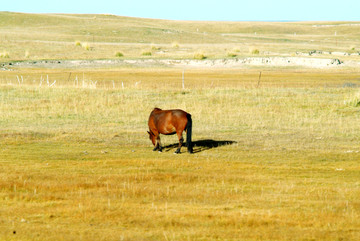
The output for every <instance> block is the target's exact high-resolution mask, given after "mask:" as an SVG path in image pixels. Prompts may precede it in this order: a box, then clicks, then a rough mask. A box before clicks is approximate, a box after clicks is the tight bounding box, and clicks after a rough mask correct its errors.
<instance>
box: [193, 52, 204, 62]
mask: <svg viewBox="0 0 360 241" xmlns="http://www.w3.org/2000/svg"><path fill="white" fill-rule="evenodd" d="M194 59H197V60H203V59H206V55H205V54H204V53H203V52H202V51H199V52H196V53H195V54H194Z"/></svg>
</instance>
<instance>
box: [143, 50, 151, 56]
mask: <svg viewBox="0 0 360 241" xmlns="http://www.w3.org/2000/svg"><path fill="white" fill-rule="evenodd" d="M141 55H142V56H151V55H152V53H151V51H147V50H144V51H142V52H141Z"/></svg>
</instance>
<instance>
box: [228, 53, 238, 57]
mask: <svg viewBox="0 0 360 241" xmlns="http://www.w3.org/2000/svg"><path fill="white" fill-rule="evenodd" d="M227 56H228V57H230V58H235V57H236V56H237V54H236V53H234V52H228V53H227Z"/></svg>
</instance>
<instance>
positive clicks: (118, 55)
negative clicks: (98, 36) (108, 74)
mask: <svg viewBox="0 0 360 241" xmlns="http://www.w3.org/2000/svg"><path fill="white" fill-rule="evenodd" d="M115 57H119V58H120V57H124V54H123V53H121V52H116V53H115Z"/></svg>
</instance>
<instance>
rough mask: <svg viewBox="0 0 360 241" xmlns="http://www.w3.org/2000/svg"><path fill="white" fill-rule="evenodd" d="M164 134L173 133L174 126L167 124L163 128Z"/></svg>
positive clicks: (174, 131) (174, 130)
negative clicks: (167, 125)
mask: <svg viewBox="0 0 360 241" xmlns="http://www.w3.org/2000/svg"><path fill="white" fill-rule="evenodd" d="M164 132H165V133H164V134H166V135H172V134H175V133H176V128H175V126H169V127H167V128H166V129H165V131H164Z"/></svg>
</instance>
